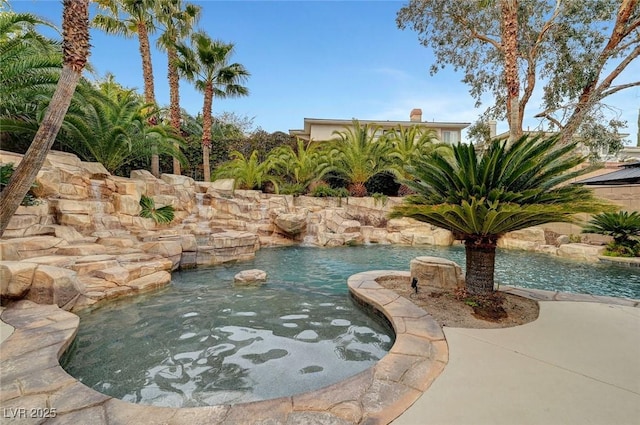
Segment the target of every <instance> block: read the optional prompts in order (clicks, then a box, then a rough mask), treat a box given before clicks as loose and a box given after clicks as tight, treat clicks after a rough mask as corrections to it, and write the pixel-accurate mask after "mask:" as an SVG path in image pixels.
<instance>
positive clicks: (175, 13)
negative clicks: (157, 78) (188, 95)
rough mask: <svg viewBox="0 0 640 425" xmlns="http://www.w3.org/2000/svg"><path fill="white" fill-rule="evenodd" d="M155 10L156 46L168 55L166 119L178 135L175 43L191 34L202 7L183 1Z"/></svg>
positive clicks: (171, 0)
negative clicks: (158, 31)
mask: <svg viewBox="0 0 640 425" xmlns="http://www.w3.org/2000/svg"><path fill="white" fill-rule="evenodd" d="M156 8H157V19H158V24H159V25H160V27H161V34H160V37H159V38H158V46H159V47H160V48H161V49H163V50H164V51H166V52H167V59H168V73H167V77H168V79H169V119H170V122H171V126H172V127H173V128H174V129H175V131H176V134H180V75H179V74H178V51H177V50H176V43H177V42H178V41H182V40H184V39H185V38H187V37H188V36H189V35H190V33H191V30H192V28H193V25H194V24H195V23H197V22H198V19H199V18H200V9H201V8H200V7H199V6H196V5H194V4H191V3H183V2H182V0H162V1H158V2H156ZM176 148H178V146H177V145H176ZM173 174H180V161H179V159H178V158H177V157H174V158H173Z"/></svg>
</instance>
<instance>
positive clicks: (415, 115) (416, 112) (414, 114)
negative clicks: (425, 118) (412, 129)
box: [409, 108, 422, 122]
mask: <svg viewBox="0 0 640 425" xmlns="http://www.w3.org/2000/svg"><path fill="white" fill-rule="evenodd" d="M409 120H410V121H414V122H421V121H422V109H417V108H416V109H412V110H411V113H410V114H409Z"/></svg>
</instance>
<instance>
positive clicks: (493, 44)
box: [397, 0, 640, 141]
mask: <svg viewBox="0 0 640 425" xmlns="http://www.w3.org/2000/svg"><path fill="white" fill-rule="evenodd" d="M505 1H506V0H501V1H498V0H496V1H492V2H487V1H458V0H411V1H409V4H407V5H406V6H404V7H403V8H402V9H400V11H399V12H398V15H397V23H398V26H399V27H400V28H403V29H404V28H411V29H413V30H415V31H416V32H417V33H418V37H419V40H420V42H421V43H422V44H423V45H424V46H426V47H430V48H432V49H433V52H434V54H435V57H436V62H435V63H434V64H432V65H431V68H430V70H431V74H434V73H436V72H438V71H440V70H442V69H444V68H446V67H448V66H451V67H453V69H455V70H456V71H461V72H462V73H463V74H464V77H463V81H464V82H465V83H466V84H468V85H469V91H470V93H471V95H472V96H473V98H474V99H475V100H476V106H479V105H480V104H481V98H482V95H483V94H485V93H491V94H492V95H493V96H494V99H495V104H493V105H491V106H490V107H489V108H488V110H487V112H486V116H485V118H495V119H504V118H506V100H507V91H506V87H505V78H504V57H505V55H506V53H507V52H506V51H505V45H507V44H508V43H505V41H507V40H503V39H502V38H501V24H502V23H503V22H502V15H501V6H502V3H504V2H505ZM510 3H515V4H516V5H517V15H518V20H517V26H518V30H517V44H516V45H517V61H518V67H519V84H520V99H519V115H520V116H519V119H520V127H521V126H522V118H523V116H524V111H525V108H526V106H527V103H528V101H529V100H531V97H532V95H533V92H534V89H535V87H536V84H538V83H543V84H544V87H543V104H542V105H540V106H541V107H542V111H540V112H539V113H538V115H536V116H537V117H540V118H545V119H547V120H549V121H550V122H552V123H554V124H555V125H556V126H557V127H559V128H560V129H561V130H562V133H563V139H562V140H563V141H567V140H569V139H570V137H571V136H572V135H573V133H574V132H575V131H577V129H578V127H579V125H580V123H581V121H582V119H584V117H585V116H586V115H587V114H589V113H590V112H591V111H592V110H593V109H594V108H595V107H596V106H597V105H598V104H599V103H600V102H601V101H602V100H603V99H604V98H606V97H607V96H609V95H611V94H613V93H616V92H618V91H620V90H623V89H626V88H629V87H633V86H638V85H640V81H638V74H637V73H635V74H634V73H633V72H625V71H628V69H627V68H629V65H630V64H631V63H632V61H634V60H635V59H636V58H637V57H638V55H639V54H640V32H639V31H638V27H639V26H640V6H639V2H638V0H623V1H620V0H597V1H596V0H594V1H584V0H556V1H552V0H546V1H540V0H512V1H511V2H510Z"/></svg>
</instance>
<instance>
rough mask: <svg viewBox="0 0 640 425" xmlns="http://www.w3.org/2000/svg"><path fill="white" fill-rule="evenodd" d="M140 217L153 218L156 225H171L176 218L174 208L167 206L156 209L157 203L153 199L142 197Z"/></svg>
mask: <svg viewBox="0 0 640 425" xmlns="http://www.w3.org/2000/svg"><path fill="white" fill-rule="evenodd" d="M140 207H141V208H142V210H141V211H140V217H144V218H151V219H153V221H155V222H156V223H171V222H172V221H173V217H174V210H173V206H171V205H165V206H164V207H161V208H156V203H155V201H154V200H153V198H150V197H148V196H145V195H142V197H141V198H140Z"/></svg>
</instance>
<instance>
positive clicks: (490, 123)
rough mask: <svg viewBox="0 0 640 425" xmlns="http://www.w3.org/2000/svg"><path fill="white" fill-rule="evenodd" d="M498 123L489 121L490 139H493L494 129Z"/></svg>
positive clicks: (494, 135)
mask: <svg viewBox="0 0 640 425" xmlns="http://www.w3.org/2000/svg"><path fill="white" fill-rule="evenodd" d="M497 125H498V123H497V122H496V121H493V120H491V121H489V137H491V138H492V139H493V138H494V137H496V133H497V131H496V127H497Z"/></svg>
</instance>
